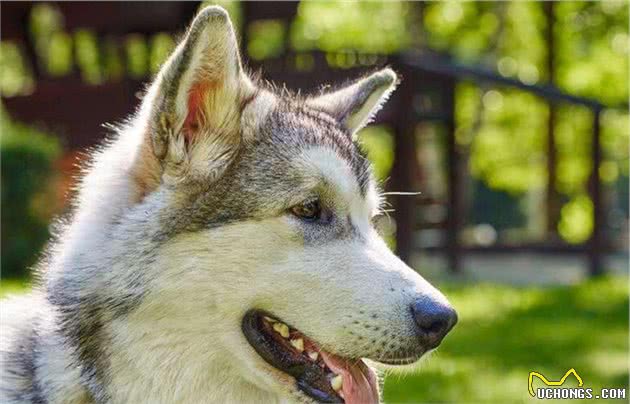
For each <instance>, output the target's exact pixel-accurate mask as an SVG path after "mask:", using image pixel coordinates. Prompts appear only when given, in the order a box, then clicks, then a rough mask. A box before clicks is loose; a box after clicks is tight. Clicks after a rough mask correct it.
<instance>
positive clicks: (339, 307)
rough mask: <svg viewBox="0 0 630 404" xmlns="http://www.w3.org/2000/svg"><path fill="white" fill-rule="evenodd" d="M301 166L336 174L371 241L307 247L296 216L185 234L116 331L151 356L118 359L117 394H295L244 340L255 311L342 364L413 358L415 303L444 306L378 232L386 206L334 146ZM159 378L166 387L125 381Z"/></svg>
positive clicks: (340, 199)
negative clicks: (364, 192)
mask: <svg viewBox="0 0 630 404" xmlns="http://www.w3.org/2000/svg"><path fill="white" fill-rule="evenodd" d="M300 158H302V159H303V160H304V162H305V167H307V166H308V167H310V168H309V169H310V170H311V173H312V175H313V177H319V178H321V177H322V176H323V177H325V180H326V182H327V184H328V185H329V186H331V187H332V188H333V189H334V194H335V195H336V196H335V197H336V199H337V201H336V202H337V205H338V206H343V207H342V208H341V209H344V210H345V209H347V210H348V212H346V213H348V215H349V216H350V218H351V220H352V222H353V225H354V227H355V228H357V229H358V231H359V233H360V234H359V236H358V237H352V238H347V239H339V240H330V241H329V242H326V243H324V244H318V245H317V246H309V245H307V244H305V243H304V242H301V241H300V240H299V239H296V233H297V229H296V227H295V226H296V223H295V219H293V218H289V217H286V216H280V217H272V218H268V219H265V220H258V221H246V222H240V223H236V224H231V225H226V226H223V227H220V228H216V229H211V230H206V231H201V232H196V233H189V234H180V235H178V236H176V237H175V238H174V239H173V240H171V241H169V242H168V243H167V245H166V246H164V247H163V248H162V249H161V251H160V256H159V257H158V258H157V262H158V268H154V269H153V270H155V271H156V272H155V279H154V281H153V284H152V285H151V288H150V290H151V292H150V294H149V295H148V296H146V297H145V298H144V300H143V302H142V304H141V307H139V308H138V309H137V310H136V311H135V312H134V313H133V314H132V316H131V318H128V319H126V320H125V321H124V322H121V323H119V326H118V327H116V328H115V330H116V331H115V342H114V344H116V345H120V346H139V347H141V348H139V349H134V350H125V349H114V350H113V352H114V356H113V358H112V369H113V370H114V371H113V374H114V375H115V380H114V381H113V383H114V388H113V391H119V392H121V394H122V397H138V398H139V397H151V398H154V399H155V400H157V401H156V402H159V400H160V397H173V392H170V391H169V392H167V391H164V389H172V388H173V387H172V386H178V387H177V388H178V389H179V390H181V391H177V395H176V397H177V398H178V399H181V401H182V402H185V401H189V402H190V401H195V400H199V399H201V398H200V397H201V396H198V394H200V392H204V394H206V397H205V398H206V399H210V400H212V399H216V400H221V401H226V400H227V401H232V400H236V399H237V397H235V396H234V394H237V392H238V394H242V396H239V397H238V399H239V400H242V401H246V402H250V401H256V400H259V398H257V397H262V396H260V394H265V393H260V390H262V391H266V392H268V394H271V395H269V396H267V397H266V398H265V400H267V401H269V400H273V399H274V397H275V398H277V399H280V398H281V397H285V398H287V397H290V395H291V394H294V387H293V383H294V382H293V381H292V379H291V378H290V377H289V376H287V375H286V374H283V373H281V372H279V371H277V370H276V369H274V368H272V367H270V366H269V365H268V364H267V363H266V362H264V361H263V360H262V359H261V358H260V357H259V356H258V354H257V353H256V352H255V351H254V350H253V348H252V347H251V346H250V345H249V343H248V342H247V341H246V339H245V337H244V336H243V333H242V331H241V321H242V318H243V315H244V314H245V312H247V311H248V310H249V309H252V308H257V309H262V310H266V311H268V312H270V313H272V314H273V315H274V316H277V317H278V318H280V319H282V320H283V321H285V322H287V323H288V324H290V325H291V326H293V327H295V328H297V329H299V330H300V331H302V332H303V333H304V334H305V335H307V336H308V337H309V338H312V339H313V340H315V341H317V342H318V343H319V344H320V345H321V346H322V348H324V349H325V350H327V351H331V352H333V353H336V354H339V355H342V356H346V357H350V358H359V357H369V358H373V359H376V360H378V359H379V357H386V356H387V355H392V354H397V355H399V354H400V352H409V353H410V354H411V353H413V349H414V348H415V346H416V344H417V337H416V334H415V325H414V322H413V319H412V317H411V315H410V310H409V307H410V305H411V304H412V302H413V301H414V299H416V298H418V297H419V296H422V295H431V296H432V297H434V298H437V299H443V297H441V295H440V293H439V292H438V291H436V290H435V289H434V288H433V287H432V286H431V285H429V284H428V283H427V282H426V281H425V280H424V279H422V278H421V277H420V276H419V275H418V274H417V273H416V272H415V271H413V270H412V269H410V268H409V267H407V266H406V265H405V264H404V263H403V262H402V261H400V260H399V259H398V258H397V257H396V256H395V255H394V254H392V253H391V251H389V249H388V248H387V246H386V245H385V243H384V242H383V240H382V239H381V238H380V237H379V236H378V235H377V234H376V232H375V231H374V229H373V228H372V227H371V226H370V224H369V215H370V213H371V212H372V211H373V209H374V208H375V206H374V201H375V200H377V199H378V198H377V196H375V195H372V196H368V197H367V198H364V197H362V196H361V194H360V192H359V188H358V184H357V183H356V180H354V175H353V173H352V171H351V169H350V167H349V166H348V165H347V164H346V163H345V161H344V160H342V159H340V158H339V157H337V156H335V154H334V153H333V152H331V151H329V150H326V149H324V148H316V149H312V150H310V151H308V152H305V154H304V155H302V156H301V157H300ZM372 192H375V191H374V190H373V189H372V190H371V191H370V193H372ZM368 195H369V194H368ZM129 324H131V325H132V326H131V327H130V326H129ZM155 330H159V332H157V333H156V332H155ZM134 364H136V365H135V366H134ZM116 369H120V372H116ZM130 369H131V371H132V372H135V373H129V372H130ZM156 372H159V377H157V376H155V374H156ZM149 377H155V380H161V382H160V383H159V384H156V385H146V384H145V385H141V386H138V385H128V384H125V383H127V382H128V381H129V380H142V379H145V378H149ZM165 380H166V381H167V382H164V381H165ZM177 380H193V381H194V382H193V383H186V384H182V383H177ZM169 381H172V383H170V382H169ZM225 386H230V387H229V388H227V387H225ZM125 389H127V390H125ZM210 392H211V393H210ZM208 394H211V395H210V396H208ZM257 394H258V395H257Z"/></svg>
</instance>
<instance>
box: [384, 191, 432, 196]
mask: <svg viewBox="0 0 630 404" xmlns="http://www.w3.org/2000/svg"><path fill="white" fill-rule="evenodd" d="M421 194H422V192H420V191H418V192H383V193H382V194H381V195H404V196H408V195H409V196H415V195H421Z"/></svg>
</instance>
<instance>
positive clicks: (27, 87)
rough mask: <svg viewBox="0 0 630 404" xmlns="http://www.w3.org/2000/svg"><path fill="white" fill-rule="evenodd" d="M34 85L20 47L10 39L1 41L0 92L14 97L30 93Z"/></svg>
mask: <svg viewBox="0 0 630 404" xmlns="http://www.w3.org/2000/svg"><path fill="white" fill-rule="evenodd" d="M33 86H34V83H33V78H32V77H31V75H30V74H29V72H28V70H27V68H26V66H25V65H24V58H23V57H22V54H21V53H20V49H19V47H18V46H17V45H16V44H15V43H13V42H10V41H3V42H0V94H1V95H3V96H5V97H13V96H16V95H20V94H25V93H29V92H30V91H32V90H33Z"/></svg>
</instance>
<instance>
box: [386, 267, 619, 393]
mask: <svg viewBox="0 0 630 404" xmlns="http://www.w3.org/2000/svg"><path fill="white" fill-rule="evenodd" d="M443 289H444V290H445V291H446V293H447V295H448V296H449V299H450V300H451V302H452V303H453V304H454V306H455V307H456V308H457V310H458V312H459V318H460V321H459V323H458V325H457V326H456V327H455V329H454V330H453V331H452V333H451V334H450V335H449V336H448V337H447V338H446V339H445V341H444V343H443V344H442V346H441V348H440V349H439V350H438V352H437V353H435V354H434V355H433V356H432V357H431V358H430V359H429V360H427V361H425V362H424V363H421V364H420V366H419V368H418V369H417V371H414V372H413V373H410V374H404V375H398V374H390V375H389V376H388V377H387V379H386V381H385V400H386V402H388V403H419V402H424V403H426V402H430V403H435V402H495V403H512V402H528V401H539V400H537V399H533V398H531V397H530V396H529V394H528V392H527V379H528V375H529V372H531V371H537V372H540V373H542V374H543V375H545V376H546V377H547V379H549V380H559V379H560V378H561V377H562V376H563V375H564V374H565V372H566V371H567V370H568V369H570V368H575V369H576V370H577V372H578V374H579V375H580V376H581V377H582V379H583V381H584V387H591V388H593V392H594V394H597V393H598V392H599V389H600V388H601V387H625V388H627V387H628V280H627V279H626V278H623V277H616V278H606V279H600V280H595V281H589V282H586V283H583V284H580V285H578V286H573V287H554V288H545V289H541V288H514V287H509V286H497V285H467V286H452V287H444V288H443ZM534 380H535V382H534V388H538V387H543V384H542V382H541V381H540V380H538V379H534ZM567 380H569V381H567V383H566V384H565V385H564V386H563V387H573V386H576V385H577V382H576V381H575V380H572V379H567ZM567 401H568V400H563V402H567ZM617 402H619V400H617ZM626 402H627V401H626Z"/></svg>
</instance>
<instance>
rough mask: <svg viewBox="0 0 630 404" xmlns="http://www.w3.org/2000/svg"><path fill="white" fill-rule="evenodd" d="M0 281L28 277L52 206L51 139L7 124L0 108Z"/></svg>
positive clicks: (55, 150)
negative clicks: (0, 263) (0, 221)
mask: <svg viewBox="0 0 630 404" xmlns="http://www.w3.org/2000/svg"><path fill="white" fill-rule="evenodd" d="M0 132H1V133H2V137H1V138H0V165H1V172H2V212H1V216H2V240H1V241H2V268H1V271H0V272H1V275H2V278H14V277H25V276H28V274H29V272H28V269H29V267H30V266H31V265H33V264H34V263H35V260H36V257H37V255H38V253H39V251H41V249H42V246H43V245H44V243H45V242H46V241H47V240H48V239H49V237H50V234H49V231H48V223H49V222H50V219H51V215H52V212H53V211H54V206H55V203H54V201H55V196H54V188H53V183H52V182H51V181H50V179H51V175H53V174H52V173H54V170H53V169H52V168H53V167H52V164H53V162H54V161H55V160H56V159H57V158H58V157H59V155H60V152H61V150H60V147H59V143H58V141H57V139H56V138H54V137H52V136H47V135H45V134H43V133H41V132H39V131H37V130H35V129H33V128H30V127H28V126H25V125H21V124H18V123H16V122H13V121H12V120H11V119H10V118H9V117H8V116H7V115H6V113H5V112H4V110H3V109H1V108H0Z"/></svg>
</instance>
